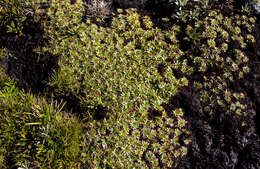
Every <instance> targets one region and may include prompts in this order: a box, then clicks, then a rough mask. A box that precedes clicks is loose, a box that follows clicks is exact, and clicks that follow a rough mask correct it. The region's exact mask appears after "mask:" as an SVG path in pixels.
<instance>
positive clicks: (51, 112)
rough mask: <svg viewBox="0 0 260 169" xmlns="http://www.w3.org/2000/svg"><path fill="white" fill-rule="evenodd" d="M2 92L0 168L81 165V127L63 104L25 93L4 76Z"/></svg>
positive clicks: (0, 84) (2, 78) (0, 95)
mask: <svg viewBox="0 0 260 169" xmlns="http://www.w3.org/2000/svg"><path fill="white" fill-rule="evenodd" d="M0 90H1V91H0V123H1V125H0V147H1V148H0V168H11V167H14V166H16V167H23V168H75V167H77V166H79V164H80V161H79V160H80V156H81V151H80V144H81V138H82V137H83V134H82V132H81V126H80V124H79V123H78V121H76V119H74V118H72V117H70V116H68V115H65V114H63V113H62V112H61V109H62V105H61V104H57V103H55V102H52V103H51V104H48V103H47V102H46V101H45V100H44V99H43V98H37V97H36V96H33V95H31V94H25V93H24V92H23V91H20V90H19V89H18V88H16V87H15V85H14V83H13V82H12V81H11V80H10V79H8V78H7V77H5V76H4V75H3V74H2V73H1V83H0ZM10 164H11V165H12V166H10Z"/></svg>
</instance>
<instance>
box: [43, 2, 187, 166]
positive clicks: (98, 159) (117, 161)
mask: <svg viewBox="0 0 260 169" xmlns="http://www.w3.org/2000/svg"><path fill="white" fill-rule="evenodd" d="M69 2H70V1H63V2H61V3H57V4H55V3H54V5H53V6H52V8H51V10H50V12H49V14H48V15H50V16H52V20H51V21H50V22H49V23H48V25H47V24H46V27H45V28H46V31H47V32H48V33H49V36H50V38H51V39H52V40H51V42H50V49H51V50H50V51H52V52H53V53H54V54H58V55H60V56H61V58H60V61H59V66H60V69H59V72H57V74H56V75H55V76H54V77H53V78H52V79H51V82H49V85H50V86H52V88H53V89H54V94H55V95H56V96H57V95H58V96H59V97H60V96H61V97H66V96H67V95H71V94H73V95H74V96H76V97H77V98H78V99H79V100H80V105H81V106H82V107H87V106H89V107H90V106H94V107H95V106H96V105H98V104H102V105H103V106H106V107H108V108H109V110H110V113H109V114H108V118H107V119H104V120H103V121H102V122H99V121H95V120H93V121H91V122H89V123H87V124H86V128H87V131H86V133H87V137H86V140H89V141H87V142H89V143H90V145H86V149H89V150H88V151H87V152H86V162H87V163H88V164H89V165H90V166H91V167H90V168H95V167H102V166H110V167H115V168H117V167H119V168H125V167H133V166H135V167H137V168H139V167H148V164H147V163H146V162H145V160H144V159H142V157H143V156H145V159H146V160H147V161H149V163H150V165H151V166H152V167H159V163H158V160H161V161H162V164H163V165H164V166H167V165H169V166H174V165H177V163H175V162H173V161H172V159H173V158H177V157H181V156H183V155H185V154H186V147H185V146H180V144H179V142H178V141H179V140H178V138H179V135H180V134H182V133H184V132H185V133H188V131H186V130H184V128H185V124H186V121H185V120H184V119H183V117H182V114H183V113H182V110H181V109H180V110H176V111H175V113H173V116H172V117H169V116H167V115H166V112H165V111H163V108H162V106H161V103H162V102H167V101H168V99H169V98H170V96H173V95H175V94H176V93H177V90H178V88H179V87H181V86H185V85H187V84H188V81H187V79H186V78H181V79H176V78H175V77H174V76H173V74H172V71H171V68H170V67H169V66H168V65H167V63H166V62H165V60H166V59H167V58H168V57H169V56H171V57H176V58H178V57H179V56H180V55H181V54H182V52H181V51H180V50H179V47H178V44H177V42H178V41H177V39H176V37H175V33H176V32H178V31H179V30H178V27H177V26H176V27H175V26H174V27H172V29H170V30H169V31H163V30H161V29H159V28H154V27H153V23H152V22H151V20H150V19H149V18H148V17H142V16H140V15H139V14H138V13H137V12H136V11H135V10H134V9H129V10H127V11H122V10H118V12H119V14H118V15H114V18H113V22H112V25H111V27H109V28H104V27H98V26H97V25H95V24H92V23H91V21H87V23H82V21H81V20H80V17H82V16H83V13H84V12H83V8H82V6H81V2H78V4H77V5H74V6H70V5H69ZM54 9H55V12H53V11H54ZM69 21H70V22H69ZM166 39H167V40H169V41H170V42H169V43H166V41H167V40H166ZM160 63H161V64H163V63H165V70H164V72H160V73H159V72H158V70H157V68H156V67H157V66H158V65H159V64H160ZM151 107H154V108H155V109H157V110H160V111H162V116H159V117H156V118H155V120H152V119H151V120H148V112H147V111H148V109H149V108H151ZM108 133H109V134H108ZM188 142H189V140H186V143H187V144H188ZM156 154H159V157H158V156H157V157H156ZM126 164H127V166H126Z"/></svg>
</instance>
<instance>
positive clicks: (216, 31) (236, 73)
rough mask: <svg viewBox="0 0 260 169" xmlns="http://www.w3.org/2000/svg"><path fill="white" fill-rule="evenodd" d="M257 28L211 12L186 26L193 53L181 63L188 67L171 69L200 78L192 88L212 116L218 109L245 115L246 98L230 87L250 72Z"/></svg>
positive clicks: (237, 16) (243, 20)
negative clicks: (249, 56) (249, 52)
mask: <svg viewBox="0 0 260 169" xmlns="http://www.w3.org/2000/svg"><path fill="white" fill-rule="evenodd" d="M254 24H255V18H254V17H250V16H249V17H248V16H245V15H243V14H233V16H232V14H231V16H228V15H223V14H222V13H221V12H220V10H211V11H210V12H209V13H208V15H207V16H206V17H205V18H203V19H201V20H199V21H196V22H195V23H194V24H193V25H187V26H186V37H185V39H186V45H190V47H191V48H192V49H193V50H187V51H185V55H184V57H183V61H182V62H183V63H186V64H182V65H181V66H180V64H179V63H180V62H181V61H178V60H175V61H174V63H173V66H172V67H173V69H179V70H181V71H182V72H183V73H185V74H187V75H191V74H193V75H194V74H196V75H199V76H200V77H201V79H200V80H199V81H197V80H195V81H194V83H193V85H194V86H195V87H196V88H197V89H198V90H199V91H200V93H201V101H202V102H203V103H205V105H207V106H205V111H207V112H210V113H211V114H213V112H214V109H216V107H218V108H219V109H221V110H223V111H224V112H226V113H235V114H236V115H246V105H244V104H243V99H244V94H243V93H239V92H235V91H234V92H233V91H231V89H230V86H231V84H236V83H238V81H239V79H242V78H243V77H244V76H245V75H246V74H247V73H249V71H250V69H249V66H248V61H249V58H248V56H247V54H246V50H247V45H250V44H252V43H255V39H254V37H253V35H252V29H253V26H254ZM234 90H236V89H234Z"/></svg>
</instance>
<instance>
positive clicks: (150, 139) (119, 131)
mask: <svg viewBox="0 0 260 169" xmlns="http://www.w3.org/2000/svg"><path fill="white" fill-rule="evenodd" d="M173 114H174V116H173V117H169V116H168V115H167V114H166V112H162V114H161V116H157V117H155V118H153V119H148V118H147V116H146V115H140V114H135V113H134V112H131V113H127V114H126V113H125V114H120V115H119V116H120V117H119V118H117V119H108V120H106V121H104V122H103V123H101V122H99V121H94V122H92V123H89V124H88V125H87V126H88V127H87V128H88V132H87V137H86V138H87V140H88V142H89V143H90V145H88V147H87V148H86V149H88V151H87V158H86V159H88V165H89V166H90V168H97V167H99V166H101V167H111V168H133V167H137V168H149V167H152V168H158V167H162V166H163V167H169V168H172V167H176V166H177V165H178V159H181V157H183V156H185V155H186V154H187V148H186V146H187V145H188V144H189V143H190V141H191V140H190V139H185V140H183V142H184V144H183V145H181V144H180V139H179V136H180V135H181V134H183V133H186V134H190V133H189V132H188V131H187V130H186V129H185V126H186V121H185V120H184V119H183V111H182V109H176V110H175V111H174V112H173ZM126 164H127V165H126Z"/></svg>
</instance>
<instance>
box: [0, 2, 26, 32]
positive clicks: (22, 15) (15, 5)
mask: <svg viewBox="0 0 260 169" xmlns="http://www.w3.org/2000/svg"><path fill="white" fill-rule="evenodd" d="M29 10H30V5H29V1H17V0H1V2H0V30H1V32H2V33H13V34H17V35H20V36H21V35H22V30H23V22H24V21H25V20H26V19H27V15H28V12H29Z"/></svg>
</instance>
